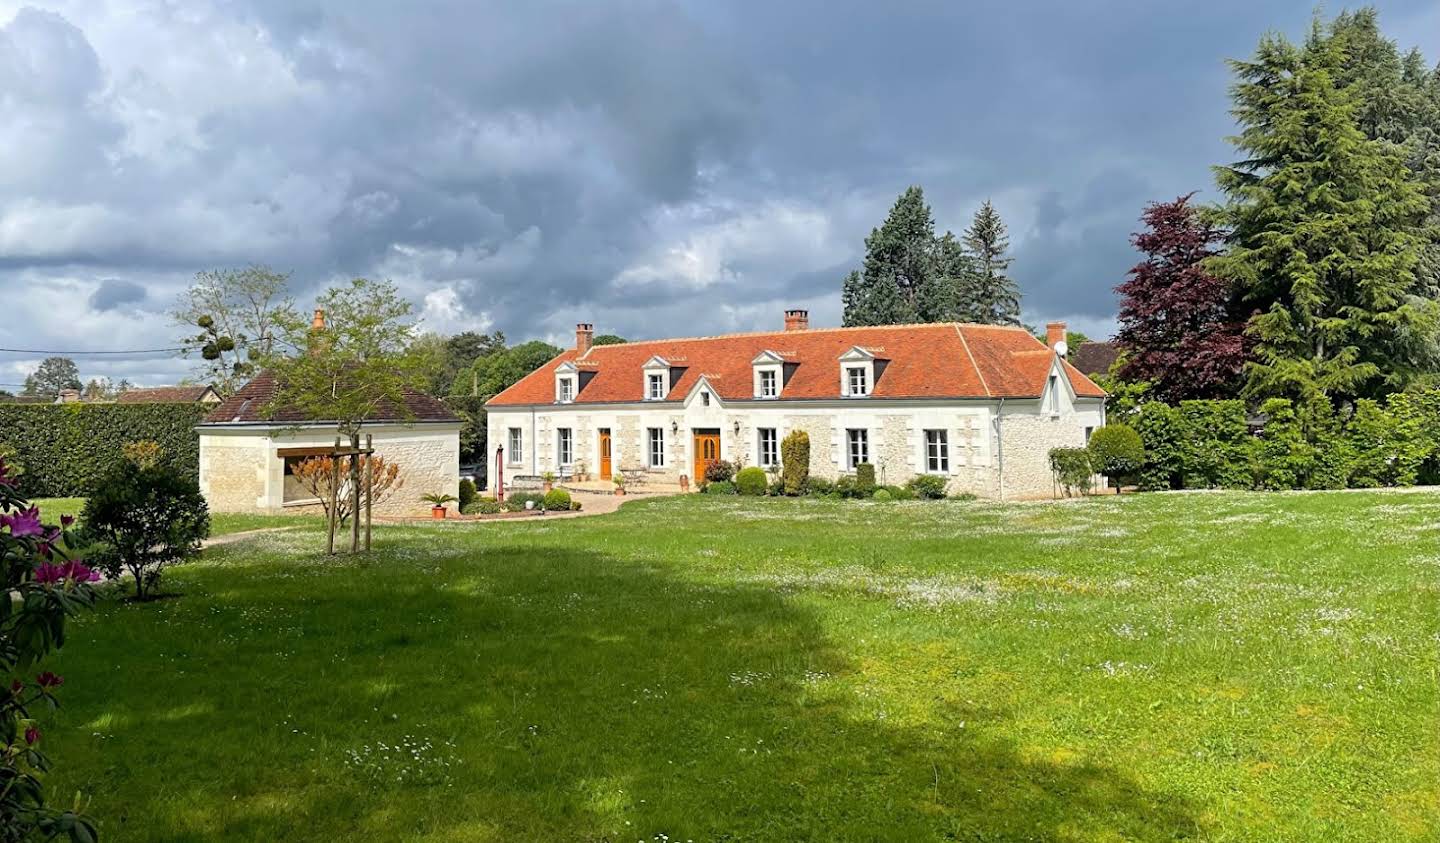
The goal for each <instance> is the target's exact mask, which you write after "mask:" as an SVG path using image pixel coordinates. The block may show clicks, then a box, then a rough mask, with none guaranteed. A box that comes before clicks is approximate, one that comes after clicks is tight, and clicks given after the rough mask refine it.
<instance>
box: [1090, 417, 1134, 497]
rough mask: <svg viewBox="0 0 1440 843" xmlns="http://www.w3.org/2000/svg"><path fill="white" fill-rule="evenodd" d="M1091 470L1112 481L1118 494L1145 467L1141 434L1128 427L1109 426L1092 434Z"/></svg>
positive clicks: (1125, 425)
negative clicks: (1123, 483)
mask: <svg viewBox="0 0 1440 843" xmlns="http://www.w3.org/2000/svg"><path fill="white" fill-rule="evenodd" d="M1085 449H1086V450H1087V451H1089V452H1090V468H1091V470H1092V471H1094V472H1096V473H1098V474H1104V475H1105V476H1107V477H1109V478H1110V483H1111V485H1113V486H1114V487H1115V489H1116V491H1119V489H1120V484H1121V483H1122V482H1123V481H1124V480H1126V479H1128V478H1130V477H1131V476H1133V475H1134V474H1135V473H1136V472H1137V471H1139V470H1140V469H1141V468H1142V467H1143V466H1144V464H1145V444H1144V443H1143V442H1142V441H1141V440H1140V434H1139V433H1137V432H1136V431H1135V428H1133V427H1131V426H1130V425H1128V424H1108V425H1106V426H1104V427H1102V428H1100V429H1099V430H1097V431H1095V432H1094V433H1092V434H1090V444H1089V445H1087V446H1086V448H1085Z"/></svg>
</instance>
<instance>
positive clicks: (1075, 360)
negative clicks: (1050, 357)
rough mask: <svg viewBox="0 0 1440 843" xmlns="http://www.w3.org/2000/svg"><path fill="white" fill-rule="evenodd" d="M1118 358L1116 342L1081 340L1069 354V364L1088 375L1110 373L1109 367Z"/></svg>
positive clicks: (1118, 349)
mask: <svg viewBox="0 0 1440 843" xmlns="http://www.w3.org/2000/svg"><path fill="white" fill-rule="evenodd" d="M1119 359H1120V344H1119V343H1117V342H1114V341H1113V340H1111V341H1106V342H1082V343H1080V347H1079V348H1077V349H1075V353H1074V354H1072V355H1070V365H1072V366H1074V367H1075V368H1077V369H1079V370H1080V371H1081V372H1084V373H1085V374H1086V375H1087V376H1089V377H1094V376H1096V375H1108V374H1110V367H1111V366H1114V365H1115V361H1116V360H1119Z"/></svg>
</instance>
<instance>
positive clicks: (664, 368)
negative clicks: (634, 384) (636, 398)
mask: <svg viewBox="0 0 1440 843" xmlns="http://www.w3.org/2000/svg"><path fill="white" fill-rule="evenodd" d="M643 394H644V396H645V400H646V401H664V400H665V396H667V395H669V394H670V361H669V360H666V359H665V358H663V357H651V358H650V360H649V362H647V363H646V364H645V392H644V393H643Z"/></svg>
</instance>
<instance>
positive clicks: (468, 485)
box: [459, 477, 478, 512]
mask: <svg viewBox="0 0 1440 843" xmlns="http://www.w3.org/2000/svg"><path fill="white" fill-rule="evenodd" d="M476 497H478V495H477V494H476V492H475V481H474V480H471V479H470V478H469V477H462V478H460V500H459V506H460V511H461V512H466V511H468V510H469V509H470V506H471V504H473V503H474V502H475V498H476Z"/></svg>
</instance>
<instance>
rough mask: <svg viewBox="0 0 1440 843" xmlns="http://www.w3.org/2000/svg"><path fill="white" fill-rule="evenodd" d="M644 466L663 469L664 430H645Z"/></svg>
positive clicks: (649, 428)
mask: <svg viewBox="0 0 1440 843" xmlns="http://www.w3.org/2000/svg"><path fill="white" fill-rule="evenodd" d="M645 464H646V465H647V466H649V467H650V468H664V467H665V428H663V427H647V428H645Z"/></svg>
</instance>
